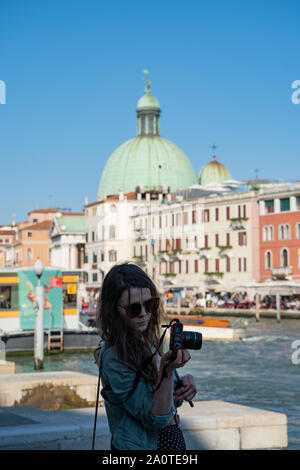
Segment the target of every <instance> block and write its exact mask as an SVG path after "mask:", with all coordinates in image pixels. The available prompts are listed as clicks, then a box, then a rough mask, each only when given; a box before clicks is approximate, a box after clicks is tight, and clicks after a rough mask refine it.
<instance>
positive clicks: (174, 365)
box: [161, 349, 191, 371]
mask: <svg viewBox="0 0 300 470" xmlns="http://www.w3.org/2000/svg"><path fill="white" fill-rule="evenodd" d="M171 356H172V351H168V352H167V353H166V354H164V355H163V357H162V359H161V366H163V367H164V366H167V370H172V371H173V370H175V369H178V368H180V367H183V366H185V364H186V363H187V362H188V361H189V360H190V359H191V355H190V353H189V352H188V350H187V349H181V350H179V351H178V352H177V357H176V359H174V361H172V362H169V361H170V359H171Z"/></svg>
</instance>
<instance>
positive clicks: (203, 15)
mask: <svg viewBox="0 0 300 470" xmlns="http://www.w3.org/2000/svg"><path fill="white" fill-rule="evenodd" d="M299 18H300V2H299V0H243V1H241V0H181V1H178V0H152V1H148V2H146V1H141V0H127V1H125V0H110V1H104V0H42V1H41V0H0V80H2V81H3V82H5V84H6V104H0V158H1V166H0V172H1V173H0V174H1V181H0V201H1V210H0V225H1V224H7V223H10V222H11V220H12V214H15V215H14V218H15V219H16V220H17V221H22V220H26V219H27V213H28V212H29V211H30V210H32V209H36V208H46V207H62V208H71V209H72V210H73V211H79V210H82V208H83V205H84V199H85V196H86V195H87V196H88V199H89V202H93V201H95V200H96V199H97V191H98V185H99V180H100V176H101V172H102V170H103V168H104V165H105V162H106V161H107V159H108V157H109V156H110V154H111V153H112V152H113V151H114V150H115V149H116V148H117V147H118V146H119V145H120V144H121V143H123V142H124V141H125V140H128V139H130V138H132V137H135V135H136V112H135V110H136V103H137V101H138V99H139V98H140V97H141V96H142V95H143V94H144V81H143V79H142V70H143V69H145V68H148V69H149V70H150V77H151V81H152V93H153V94H154V95H155V96H156V97H157V98H158V100H159V101H160V104H161V108H162V114H161V135H162V137H165V138H167V139H169V140H171V141H173V142H174V143H175V144H177V145H178V146H179V147H180V148H181V149H182V150H183V151H184V152H185V153H186V155H187V156H188V157H189V158H190V160H191V162H192V165H193V168H194V170H195V172H196V174H197V175H198V173H199V170H200V168H201V167H202V166H203V165H204V164H206V163H207V162H208V161H210V160H211V156H212V149H211V146H212V145H214V144H215V145H217V147H218V148H217V149H216V155H217V158H218V160H220V161H221V162H222V163H224V164H226V165H227V166H228V168H229V169H230V171H231V174H232V177H233V178H235V179H239V180H240V179H246V178H249V177H254V176H255V171H256V170H258V175H259V177H261V178H273V179H276V178H281V179H282V180H283V181H294V180H297V179H300V139H299V132H300V104H298V105H296V104H293V103H292V100H291V96H292V93H293V91H294V90H292V88H291V85H292V82H293V81H295V80H300V66H299V51H300V47H299V46H300V41H299V40H300V24H299Z"/></svg>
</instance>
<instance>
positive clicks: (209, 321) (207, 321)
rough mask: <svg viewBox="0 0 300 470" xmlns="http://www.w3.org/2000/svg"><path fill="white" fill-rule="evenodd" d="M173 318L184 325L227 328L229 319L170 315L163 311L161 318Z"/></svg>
mask: <svg viewBox="0 0 300 470" xmlns="http://www.w3.org/2000/svg"><path fill="white" fill-rule="evenodd" d="M173 318H176V319H178V320H180V321H181V322H182V323H183V324H184V325H189V326H191V325H194V326H200V325H201V326H208V327H214V328H227V327H229V320H221V319H218V318H209V317H202V316H201V315H176V314H175V315H172V314H169V313H165V314H164V316H163V320H164V321H165V320H167V321H170V320H172V319H173Z"/></svg>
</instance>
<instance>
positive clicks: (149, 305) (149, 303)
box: [123, 297, 159, 318]
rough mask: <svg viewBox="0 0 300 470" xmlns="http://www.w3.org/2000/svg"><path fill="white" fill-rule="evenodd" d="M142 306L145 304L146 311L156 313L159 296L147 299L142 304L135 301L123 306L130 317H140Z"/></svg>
mask: <svg viewBox="0 0 300 470" xmlns="http://www.w3.org/2000/svg"><path fill="white" fill-rule="evenodd" d="M142 306H144V308H145V310H146V312H148V313H156V312H157V310H158V307H159V297H152V298H151V299H148V300H146V301H145V302H143V304H141V303H140V302H135V303H133V304H129V305H126V307H123V308H124V310H126V313H127V315H128V317H129V318H135V317H138V316H139V315H140V313H141V311H142Z"/></svg>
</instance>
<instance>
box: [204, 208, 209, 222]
mask: <svg viewBox="0 0 300 470" xmlns="http://www.w3.org/2000/svg"><path fill="white" fill-rule="evenodd" d="M203 222H209V209H204V211H203Z"/></svg>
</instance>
